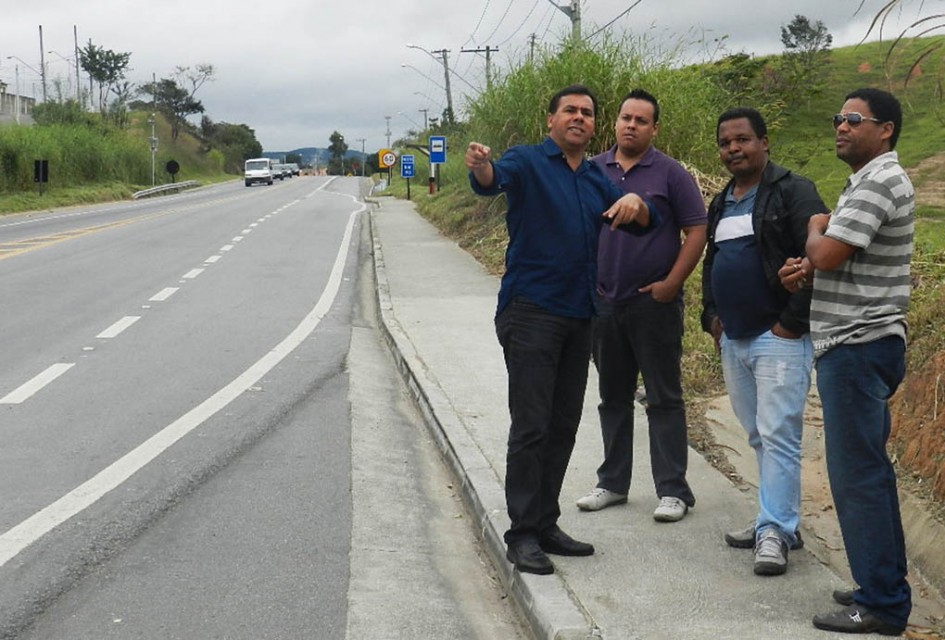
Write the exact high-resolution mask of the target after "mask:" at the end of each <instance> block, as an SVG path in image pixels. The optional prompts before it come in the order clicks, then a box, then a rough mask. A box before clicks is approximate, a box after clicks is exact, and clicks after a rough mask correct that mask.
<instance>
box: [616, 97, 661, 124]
mask: <svg viewBox="0 0 945 640" xmlns="http://www.w3.org/2000/svg"><path fill="white" fill-rule="evenodd" d="M627 100H646V101H647V102H649V103H650V104H652V105H653V122H659V121H660V103H659V102H657V101H656V98H655V97H654V96H653V94H652V93H650V92H648V91H644V90H643V89H634V90H633V91H631V92H630V93H628V94H627V95H625V96H624V97H623V98H622V99H621V100H620V106H619V107H618V109H617V110H618V112H619V110H620V109H622V108H623V103H624V102H626V101H627Z"/></svg>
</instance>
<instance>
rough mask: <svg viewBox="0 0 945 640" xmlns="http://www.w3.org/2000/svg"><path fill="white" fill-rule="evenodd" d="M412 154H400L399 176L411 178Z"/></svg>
mask: <svg viewBox="0 0 945 640" xmlns="http://www.w3.org/2000/svg"><path fill="white" fill-rule="evenodd" d="M413 167H414V165H413V156H412V155H410V154H406V153H405V154H404V155H402V156H400V177H401V178H412V177H413V175H414V171H413Z"/></svg>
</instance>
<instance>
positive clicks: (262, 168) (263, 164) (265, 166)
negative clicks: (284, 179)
mask: <svg viewBox="0 0 945 640" xmlns="http://www.w3.org/2000/svg"><path fill="white" fill-rule="evenodd" d="M274 174H275V172H274V170H273V167H272V160H271V159H270V158H250V159H249V160H247V161H246V164H245V165H244V166H243V180H244V182H245V183H246V186H247V187H249V186H251V185H252V184H253V183H255V182H263V183H265V184H272V178H273V176H274Z"/></svg>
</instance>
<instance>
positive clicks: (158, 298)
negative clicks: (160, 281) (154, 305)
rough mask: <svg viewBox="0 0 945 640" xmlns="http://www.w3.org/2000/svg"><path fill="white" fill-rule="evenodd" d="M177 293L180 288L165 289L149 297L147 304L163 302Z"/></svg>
mask: <svg viewBox="0 0 945 640" xmlns="http://www.w3.org/2000/svg"><path fill="white" fill-rule="evenodd" d="M178 291H180V287H165V288H163V289H161V290H160V291H158V292H157V293H155V294H154V295H153V296H151V297H150V298H149V299H148V302H164V301H165V300H167V299H168V298H170V297H171V296H172V295H174V294H175V293H177V292H178Z"/></svg>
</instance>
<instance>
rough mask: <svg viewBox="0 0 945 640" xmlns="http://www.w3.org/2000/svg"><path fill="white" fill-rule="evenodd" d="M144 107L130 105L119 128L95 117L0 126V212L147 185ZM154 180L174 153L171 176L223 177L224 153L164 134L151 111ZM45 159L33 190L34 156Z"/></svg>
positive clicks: (162, 178)
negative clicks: (44, 179) (42, 181)
mask: <svg viewBox="0 0 945 640" xmlns="http://www.w3.org/2000/svg"><path fill="white" fill-rule="evenodd" d="M148 115H149V114H148V113H146V112H133V113H131V114H130V123H129V125H128V126H127V127H126V128H125V129H123V130H118V129H115V128H113V127H105V126H101V125H96V124H90V125H84V124H76V125H50V126H39V125H34V126H28V127H27V126H16V125H6V126H3V127H0V170H2V175H0V215H2V214H4V213H13V212H19V211H30V210H36V209H46V208H50V207H57V206H66V205H71V204H79V203H91V202H106V201H110V200H116V199H122V198H127V197H129V196H130V195H131V194H132V193H134V192H135V191H138V190H140V189H144V188H146V187H150V186H151V151H150V147H149V144H148V139H149V138H150V136H151V125H150V124H149V123H148ZM155 136H156V137H157V138H158V151H157V153H156V154H155V171H154V177H155V184H165V183H169V182H171V181H172V179H171V176H170V175H169V174H168V173H167V172H166V171H165V166H166V164H167V162H168V161H169V160H171V159H173V160H176V161H177V162H178V164H179V165H180V172H179V173H178V174H177V176H176V180H177V181H178V182H180V181H183V180H198V181H200V182H214V181H220V180H225V179H229V178H231V177H232V176H227V175H226V174H224V172H223V155H222V154H221V153H220V152H219V151H216V150H212V149H209V150H208V149H206V148H205V147H204V146H203V144H202V143H201V142H200V141H199V140H197V139H195V138H194V137H193V136H191V135H189V134H188V133H186V132H183V131H182V132H181V134H180V136H179V137H178V139H177V140H176V141H174V140H172V139H171V135H170V125H169V124H168V123H167V121H166V120H165V119H164V118H163V116H161V115H160V114H158V116H157V119H156V123H155ZM37 159H46V160H47V161H48V162H49V182H48V183H47V184H46V185H44V190H43V193H42V194H40V191H39V188H38V185H36V184H34V183H33V161H34V160H37Z"/></svg>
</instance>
